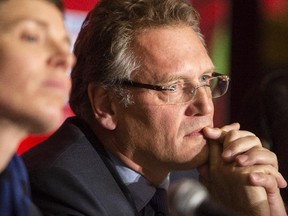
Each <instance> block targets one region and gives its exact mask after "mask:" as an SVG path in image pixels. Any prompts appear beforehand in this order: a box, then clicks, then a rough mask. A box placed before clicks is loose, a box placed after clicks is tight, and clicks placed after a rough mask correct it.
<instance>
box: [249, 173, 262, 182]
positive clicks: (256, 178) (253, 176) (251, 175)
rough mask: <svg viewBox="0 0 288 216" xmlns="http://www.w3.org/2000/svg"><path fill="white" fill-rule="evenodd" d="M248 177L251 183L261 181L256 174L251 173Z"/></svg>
mask: <svg viewBox="0 0 288 216" xmlns="http://www.w3.org/2000/svg"><path fill="white" fill-rule="evenodd" d="M250 177H251V178H252V179H253V181H261V180H262V177H261V176H260V175H259V174H258V173H251V174H250Z"/></svg>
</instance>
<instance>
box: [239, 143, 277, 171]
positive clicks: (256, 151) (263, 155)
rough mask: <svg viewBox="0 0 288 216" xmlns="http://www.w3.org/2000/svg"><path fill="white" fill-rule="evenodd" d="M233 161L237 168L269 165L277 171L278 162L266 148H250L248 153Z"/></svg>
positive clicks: (273, 154) (274, 155)
mask: <svg viewBox="0 0 288 216" xmlns="http://www.w3.org/2000/svg"><path fill="white" fill-rule="evenodd" d="M235 161H236V163H237V165H238V166H253V165H257V164H258V165H260V164H263V165H271V166H273V167H275V169H277V170H278V160H277V156H276V154H275V153H274V152H272V151H270V150H268V149H266V148H263V147H262V148H252V149H250V150H249V151H247V152H245V153H243V154H240V155H237V156H236V158H235Z"/></svg>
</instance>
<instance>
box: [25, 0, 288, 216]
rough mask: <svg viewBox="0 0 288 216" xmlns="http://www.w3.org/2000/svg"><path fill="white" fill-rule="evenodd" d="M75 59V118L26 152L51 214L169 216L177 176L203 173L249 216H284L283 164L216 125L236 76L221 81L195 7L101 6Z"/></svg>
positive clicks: (172, 2)
mask: <svg viewBox="0 0 288 216" xmlns="http://www.w3.org/2000/svg"><path fill="white" fill-rule="evenodd" d="M75 54H76V56H77V63H76V66H75V68H74V69H73V71H72V91H71V95H70V105H71V108H72V110H73V111H74V112H75V114H76V117H73V118H70V119H68V120H67V121H66V122H65V123H64V124H63V125H62V126H61V128H60V129H59V130H58V131H57V132H56V133H55V134H54V135H52V137H50V138H49V139H48V140H47V141H46V142H44V143H42V144H40V145H38V146H37V147H35V148H34V149H32V150H30V151H29V152H28V153H26V154H25V155H24V159H25V161H26V165H27V166H28V169H29V172H30V179H31V182H32V193H33V196H34V199H35V202H36V203H37V204H38V206H39V207H40V208H41V209H42V211H44V212H45V213H47V214H56V215H57V214H59V215H91V216H92V215H93V216H94V215H117V216H119V215H125V216H129V215H168V214H169V210H168V209H167V207H166V209H164V210H163V211H162V210H159V209H157V208H156V204H155V203H154V201H155V200H160V198H155V196H154V194H156V195H158V194H159V195H160V194H163V189H164V193H165V190H166V189H167V188H168V186H169V173H170V172H172V171H174V170H191V169H194V168H198V170H199V173H200V180H201V182H202V183H203V184H205V185H206V186H207V187H208V189H209V191H210V192H211V195H213V196H214V198H215V199H217V201H219V202H222V204H224V205H226V206H228V207H230V208H232V209H234V210H235V211H237V212H239V213H241V214H242V215H265V216H266V215H267V216H268V215H269V216H270V215H285V210H284V205H283V201H282V198H281V196H280V194H279V187H285V186H286V182H285V180H284V179H283V177H282V175H281V174H280V173H279V172H278V170H277V159H276V157H275V155H274V154H273V153H272V152H270V151H269V150H267V149H264V148H263V147H262V146H261V143H260V142H259V139H258V138H257V137H256V136H255V135H254V134H252V133H250V132H248V131H241V130H239V124H237V123H234V124H231V125H227V126H224V127H222V128H214V127H213V114H214V107H213V102H212V99H213V98H217V97H220V96H222V95H224V94H225V92H226V91H227V88H228V84H229V77H228V76H226V75H222V74H219V73H216V72H214V71H215V67H214V65H213V63H212V61H211V59H210V58H209V56H208V54H207V51H206V49H205V46H204V42H203V38H202V35H201V33H200V31H199V27H198V16H197V13H196V12H195V10H194V9H193V8H192V7H191V5H190V4H188V3H187V2H186V1H185V0H157V1H155V0H141V1H139V0H126V1H123V0H113V1H110V0H102V1H100V2H99V3H98V5H97V6H96V7H95V8H94V9H93V10H92V11H91V12H90V13H89V14H88V16H87V18H86V20H85V21H84V24H83V26H82V29H81V31H80V34H79V36H78V39H77V41H76V45H75ZM36 161H37V162H36ZM158 211H162V212H161V214H158V213H159V212H158Z"/></svg>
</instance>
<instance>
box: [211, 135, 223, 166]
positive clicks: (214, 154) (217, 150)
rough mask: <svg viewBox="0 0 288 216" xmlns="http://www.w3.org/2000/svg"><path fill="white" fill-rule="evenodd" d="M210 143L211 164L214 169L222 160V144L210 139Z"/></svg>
mask: <svg viewBox="0 0 288 216" xmlns="http://www.w3.org/2000/svg"><path fill="white" fill-rule="evenodd" d="M208 143H209V166H210V169H212V170H213V169H214V168H215V167H218V164H219V163H221V161H222V157H221V154H222V151H223V147H222V144H221V143H219V142H217V141H215V140H208Z"/></svg>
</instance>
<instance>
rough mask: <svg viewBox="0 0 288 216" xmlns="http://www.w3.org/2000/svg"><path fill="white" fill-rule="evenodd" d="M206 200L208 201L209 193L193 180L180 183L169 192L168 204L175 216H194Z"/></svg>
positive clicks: (173, 185) (174, 185)
mask: <svg viewBox="0 0 288 216" xmlns="http://www.w3.org/2000/svg"><path fill="white" fill-rule="evenodd" d="M205 200H208V191H207V190H206V188H205V187H204V186H202V185H201V184H200V183H199V182H197V181H195V180H192V179H184V180H181V181H178V182H176V183H174V184H172V185H171V187H170V188H169V191H168V203H169V207H170V211H171V215H173V216H188V215H189V216H193V215H195V214H194V212H195V210H196V209H197V207H198V206H199V205H200V204H201V203H203V202H204V201H205Z"/></svg>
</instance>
